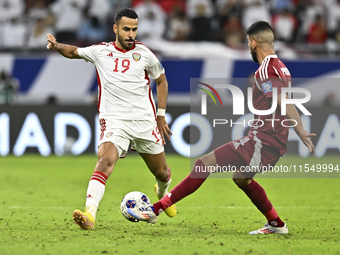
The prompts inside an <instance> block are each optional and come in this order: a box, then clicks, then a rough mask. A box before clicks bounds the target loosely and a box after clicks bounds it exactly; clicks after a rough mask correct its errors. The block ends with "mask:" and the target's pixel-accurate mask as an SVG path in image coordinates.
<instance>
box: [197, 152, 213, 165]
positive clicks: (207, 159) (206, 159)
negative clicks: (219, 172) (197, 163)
mask: <svg viewBox="0 0 340 255" xmlns="http://www.w3.org/2000/svg"><path fill="white" fill-rule="evenodd" d="M200 160H201V161H202V163H203V164H204V165H205V166H215V165H216V157H215V153H214V152H213V151H212V152H210V153H208V154H206V155H204V156H202V157H200Z"/></svg>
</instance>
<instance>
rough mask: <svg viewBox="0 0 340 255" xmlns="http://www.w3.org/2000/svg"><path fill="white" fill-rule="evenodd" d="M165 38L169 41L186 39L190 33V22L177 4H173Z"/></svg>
mask: <svg viewBox="0 0 340 255" xmlns="http://www.w3.org/2000/svg"><path fill="white" fill-rule="evenodd" d="M168 26H169V27H168V30H167V38H168V39H169V40H171V41H186V40H187V39H188V36H189V34H190V24H189V22H188V21H187V19H186V17H185V13H184V11H183V10H181V9H180V7H179V6H177V7H176V6H175V7H174V10H173V12H172V13H171V14H170V17H169V21H168Z"/></svg>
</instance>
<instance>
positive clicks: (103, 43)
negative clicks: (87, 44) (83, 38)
mask: <svg viewBox="0 0 340 255" xmlns="http://www.w3.org/2000/svg"><path fill="white" fill-rule="evenodd" d="M99 45H107V43H106V42H102V43H100V44H93V45H92V46H99Z"/></svg>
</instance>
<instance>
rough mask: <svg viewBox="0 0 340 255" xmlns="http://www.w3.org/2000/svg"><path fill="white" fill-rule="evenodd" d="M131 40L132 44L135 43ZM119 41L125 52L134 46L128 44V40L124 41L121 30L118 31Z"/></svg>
mask: <svg viewBox="0 0 340 255" xmlns="http://www.w3.org/2000/svg"><path fill="white" fill-rule="evenodd" d="M131 40H132V42H133V41H134V40H133V39H131ZM118 41H119V43H120V45H122V47H123V48H124V50H129V49H131V47H132V46H133V44H131V45H128V44H127V42H126V40H124V38H123V37H122V36H120V34H119V30H118Z"/></svg>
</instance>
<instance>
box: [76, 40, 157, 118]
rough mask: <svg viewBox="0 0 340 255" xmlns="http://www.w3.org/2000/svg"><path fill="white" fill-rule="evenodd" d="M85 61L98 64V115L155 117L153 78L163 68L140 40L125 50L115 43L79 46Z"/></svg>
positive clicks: (104, 116)
mask: <svg viewBox="0 0 340 255" xmlns="http://www.w3.org/2000/svg"><path fill="white" fill-rule="evenodd" d="M78 54H79V56H80V57H82V58H83V59H84V60H85V61H90V62H91V63H93V64H94V65H95V66H96V69H97V79H98V85H99V91H98V111H99V118H112V119H122V120H155V118H156V107H155V102H154V99H153V96H152V92H151V87H150V86H149V84H150V79H149V76H148V74H150V76H151V77H152V78H153V79H157V78H159V76H160V75H161V74H163V73H164V68H163V66H162V65H161V64H160V62H159V60H158V59H157V57H156V56H155V55H154V54H153V53H152V52H151V51H150V50H149V49H148V48H147V47H146V46H145V45H144V44H142V43H141V42H138V41H135V43H134V45H133V46H132V48H131V49H129V50H127V51H125V50H122V49H119V48H118V47H116V44H115V43H114V42H110V43H101V44H99V45H93V46H90V47H86V48H78Z"/></svg>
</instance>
